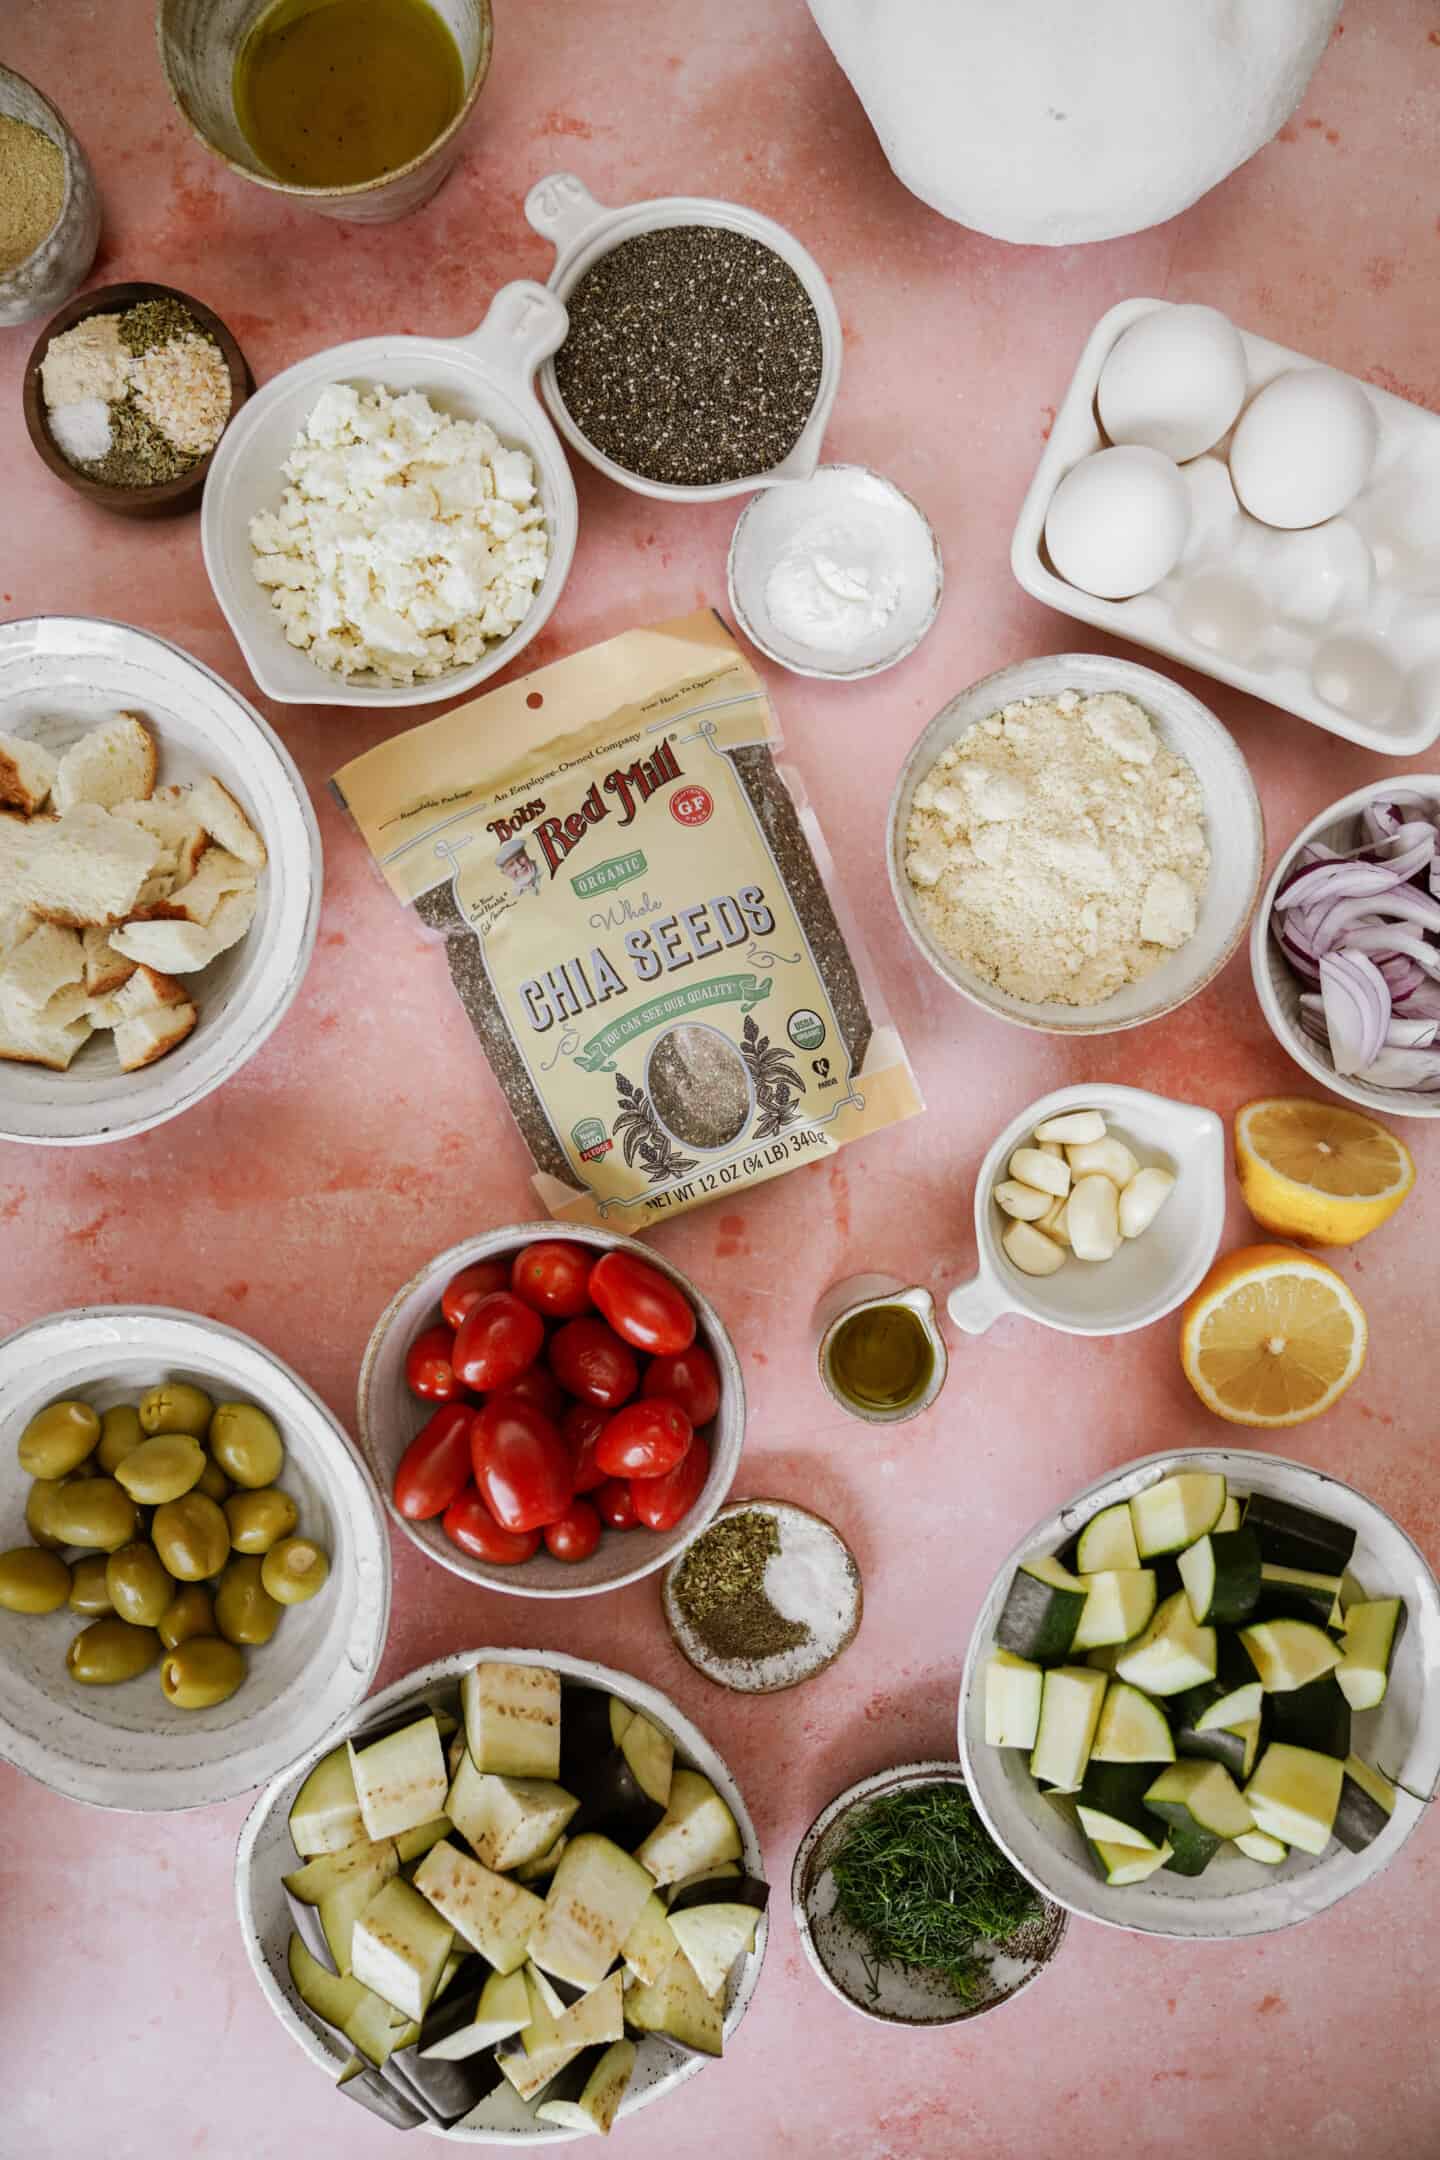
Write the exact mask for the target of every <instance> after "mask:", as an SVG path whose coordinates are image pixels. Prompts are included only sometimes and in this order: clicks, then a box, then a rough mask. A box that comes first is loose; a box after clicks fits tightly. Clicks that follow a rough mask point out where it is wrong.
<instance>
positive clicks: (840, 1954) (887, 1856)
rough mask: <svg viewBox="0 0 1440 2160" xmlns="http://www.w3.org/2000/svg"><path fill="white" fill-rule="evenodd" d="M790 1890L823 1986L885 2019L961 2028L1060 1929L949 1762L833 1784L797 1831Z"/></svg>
mask: <svg viewBox="0 0 1440 2160" xmlns="http://www.w3.org/2000/svg"><path fill="white" fill-rule="evenodd" d="M790 1895H791V1901H792V1906H793V1910H794V1915H795V1925H796V1927H797V1929H798V1930H799V1934H800V1941H801V1945H802V1947H803V1949H804V1951H805V1955H806V1956H807V1957H808V1958H809V1960H810V1963H811V1965H812V1966H813V1967H814V1969H815V1971H816V1972H817V1973H818V1974H819V1976H820V1979H821V1980H822V1981H823V1982H824V1984H825V1986H826V1987H827V1988H828V1989H829V1990H830V1992H831V1994H832V1995H837V1996H838V1997H839V1998H840V2000H841V2002H843V2003H844V2004H846V2006H847V2007H848V2008H849V2009H851V2010H857V2011H858V2012H859V2013H860V2015H861V2016H862V2017H868V2018H873V2019H875V2020H877V2021H878V2022H879V2023H881V2024H885V2025H914V2026H922V2025H959V2024H962V2023H964V2022H965V2021H966V2020H967V2019H970V2018H975V2017H982V2016H983V2015H984V2014H985V2012H986V2011H987V2010H996V2009H998V2008H999V2007H1000V2005H1001V2004H1002V2003H1007V2002H1013V2001H1014V1999H1015V1997H1016V1996H1017V1995H1019V1994H1021V1993H1023V1991H1024V1990H1025V1989H1026V1988H1028V1987H1029V1985H1030V1983H1031V1982H1032V1981H1033V1980H1035V1979H1038V1977H1039V1976H1040V1974H1041V1973H1043V1972H1044V1971H1045V1969H1046V1967H1047V1966H1048V1965H1050V1964H1051V1963H1052V1961H1053V1960H1054V1958H1055V1956H1056V1954H1057V1952H1058V1951H1059V1950H1060V1949H1061V1947H1062V1945H1063V1944H1064V1941H1065V1934H1066V1929H1067V1928H1068V1926H1069V1915H1068V1913H1066V1912H1065V1911H1063V1910H1062V1908H1061V1907H1060V1906H1058V1905H1052V1904H1051V1903H1050V1901H1049V1899H1048V1898H1044V1897H1042V1896H1041V1895H1040V1893H1039V1892H1038V1891H1037V1890H1035V1889H1034V1888H1033V1887H1032V1886H1031V1885H1030V1884H1029V1883H1028V1882H1027V1881H1026V1880H1025V1878H1024V1876H1023V1875H1021V1874H1020V1873H1019V1871H1018V1870H1017V1869H1016V1868H1014V1867H1012V1866H1011V1864H1010V1861H1009V1860H1008V1859H1007V1858H1006V1856H1005V1854H1004V1853H1003V1852H1002V1851H1001V1850H1000V1848H999V1846H998V1845H996V1843H995V1842H994V1840H993V1839H992V1838H991V1836H990V1834H989V1832H988V1831H987V1830H986V1828H985V1825H984V1823H983V1822H982V1821H981V1819H980V1817H979V1815H978V1814H977V1812H976V1810H975V1807H974V1804H973V1803H972V1801H971V1798H970V1793H969V1789H968V1787H967V1786H966V1783H965V1774H964V1772H963V1770H962V1769H961V1768H960V1765H959V1764H958V1763H953V1762H948V1763H947V1762H919V1763H902V1764H900V1765H899V1766H898V1767H897V1768H896V1769H894V1770H882V1771H880V1772H879V1773H878V1775H877V1776H875V1777H868V1778H862V1779H861V1781H860V1783H859V1784H858V1785H852V1786H850V1788H849V1789H848V1791H846V1792H842V1793H841V1794H839V1795H838V1797H837V1798H836V1799H834V1800H832V1801H831V1802H830V1805H829V1806H828V1807H826V1808H823V1809H822V1810H821V1812H820V1813H819V1814H818V1815H817V1816H816V1818H815V1820H814V1822H813V1823H812V1824H811V1825H810V1828H809V1829H808V1830H807V1831H806V1833H805V1835H804V1837H803V1838H802V1839H801V1841H800V1846H799V1850H798V1851H797V1852H796V1855H795V1864H794V1867H793V1868H792V1870H791V1875H790Z"/></svg>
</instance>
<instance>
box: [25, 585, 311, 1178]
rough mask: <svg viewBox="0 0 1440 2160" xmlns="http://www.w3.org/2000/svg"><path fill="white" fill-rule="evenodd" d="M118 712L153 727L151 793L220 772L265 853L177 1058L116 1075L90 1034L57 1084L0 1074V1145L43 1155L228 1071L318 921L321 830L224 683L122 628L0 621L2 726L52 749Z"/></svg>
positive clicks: (246, 1051)
mask: <svg viewBox="0 0 1440 2160" xmlns="http://www.w3.org/2000/svg"><path fill="white" fill-rule="evenodd" d="M116 712H134V713H138V714H139V716H140V717H141V718H142V719H144V720H146V721H148V722H149V723H151V725H152V726H153V728H154V732H155V736H156V739H157V743H158V746H159V759H160V781H161V784H162V785H168V784H169V783H170V782H171V781H173V780H181V781H188V780H199V779H201V778H203V776H204V775H205V774H206V773H212V772H213V773H217V774H218V775H219V777H220V778H221V779H222V780H223V781H224V783H225V785H226V787H227V788H229V789H230V791H231V793H232V794H233V795H234V796H235V797H236V798H237V799H238V800H239V802H240V803H241V804H243V806H244V808H245V811H246V813H247V815H248V816H249V818H250V821H251V823H252V824H253V825H254V826H255V827H256V828H257V829H258V831H259V832H260V834H261V837H262V838H263V840H264V842H265V847H266V850H267V853H268V855H269V862H268V864H267V866H266V868H265V869H264V870H263V871H262V872H261V875H260V887H259V893H258V899H257V906H256V910H255V920H254V922H253V923H252V924H251V926H250V928H249V930H248V931H247V932H246V934H245V936H244V937H243V938H242V939H241V940H240V943H239V944H238V945H232V946H231V948H230V950H229V952H227V953H222V954H221V955H220V958H219V959H218V960H215V961H213V962H212V963H211V965H210V966H209V967H208V968H205V969H204V970H202V972H201V973H200V974H198V975H189V976H186V978H185V980H186V983H187V985H189V986H191V989H192V994H193V996H194V999H195V1004H196V1007H197V1009H198V1011H199V1014H200V1019H199V1024H198V1025H197V1026H196V1027H195V1029H194V1030H193V1031H192V1033H191V1034H190V1035H189V1036H187V1038H186V1040H185V1041H184V1042H183V1043H181V1044H180V1046H179V1048H178V1049H175V1050H172V1051H171V1052H170V1053H169V1055H168V1056H167V1057H163V1058H161V1059H159V1060H158V1062H157V1063H156V1064H154V1065H147V1066H145V1067H144V1068H143V1069H142V1070H141V1071H140V1072H134V1073H123V1072H121V1070H120V1066H119V1063H118V1061H117V1059H116V1056H115V1048H114V1042H113V1039H112V1037H111V1036H110V1035H109V1034H108V1033H105V1032H99V1033H97V1034H95V1035H93V1036H92V1037H91V1038H90V1041H89V1042H88V1043H87V1044H86V1045H85V1048H84V1049H83V1050H82V1051H81V1052H80V1054H79V1056H78V1057H77V1058H76V1059H75V1061H74V1063H73V1064H72V1065H71V1067H70V1070H69V1071H68V1072H64V1073H56V1072H48V1071H46V1070H45V1069H44V1068H43V1067H41V1066H38V1065H11V1064H0V1137H3V1138H4V1139H7V1140H26V1141H33V1142H41V1143H45V1144H48V1145H50V1146H72V1147H75V1146H82V1145H84V1144H85V1143H87V1142H90V1141H98V1140H124V1139H128V1138H130V1137H131V1136H132V1135H133V1134H135V1133H140V1132H146V1131H148V1130H149V1128H150V1127H151V1126H152V1125H161V1124H163V1123H164V1122H165V1120H166V1119H167V1118H172V1117H178V1116H179V1114H180V1112H181V1111H182V1110H188V1109H189V1108H190V1106H191V1104H192V1103H197V1102H199V1100H200V1099H201V1097H202V1096H204V1095H208V1094H209V1093H210V1091H211V1089H212V1088H217V1087H219V1086H220V1085H221V1083H222V1082H223V1081H226V1080H228V1079H229V1078H230V1076H231V1074H232V1073H235V1072H238V1071H239V1069H240V1067H241V1066H242V1065H243V1064H245V1063H246V1061H247V1060H248V1059H250V1058H252V1057H253V1056H254V1055H255V1052H256V1051H257V1050H258V1049H259V1048H260V1046H261V1044H262V1043H263V1042H264V1041H265V1040H266V1038H267V1037H268V1036H269V1035H270V1034H271V1033H272V1032H273V1030H274V1029H275V1028H277V1027H278V1026H279V1024H280V1022H281V1020H282V1019H283V1018H284V1017H285V1014H286V1012H287V1011H288V1010H289V1007H290V1003H291V1000H292V999H293V998H294V996H295V994H296V992H297V991H298V990H299V988H300V985H301V982H302V981H303V980H304V976H305V970H306V968H307V967H308V966H309V965H310V954H311V951H312V949H313V947H314V944H315V931H316V927H317V925H318V923H319V920H320V892H321V885H322V881H323V875H324V873H323V868H322V861H321V854H320V832H319V828H318V826H317V825H316V823H315V813H314V811H313V810H312V809H311V807H310V798H309V796H308V795H307V793H306V791H305V783H304V781H303V780H302V779H301V777H300V774H299V772H298V771H297V770H296V767H295V763H294V760H293V759H292V758H291V756H290V753H289V751H288V750H287V749H286V748H285V745H284V744H283V743H282V742H281V740H280V738H279V736H278V735H276V734H275V733H274V731H273V730H272V729H271V728H269V727H267V726H266V724H265V722H264V721H263V720H262V719H261V717H260V715H259V713H257V712H256V710H255V708H254V706H253V705H249V704H247V703H246V701H245V699H244V698H242V697H241V696H240V694H239V692H238V691H235V690H232V689H231V687H230V685H229V683H227V682H224V681H222V680H221V678H220V677H219V676H218V675H216V674H213V673H212V672H211V670H210V669H209V668H207V667H205V666H203V665H202V664H201V662H200V661H198V660H192V659H191V657H190V655H189V654H188V653H184V652H182V651H181V650H180V648H179V647H178V646H177V645H171V644H170V643H168V641H167V640H166V639H164V638H159V637H155V636H153V635H152V634H151V633H150V632H149V631H148V630H135V629H132V628H131V627H130V625H129V624H127V623H116V622H104V621H101V620H98V619H92V618H90V617H86V616H79V615H42V616H35V617H31V618H30V619H29V620H27V621H21V622H11V623H4V624H0V729H3V730H6V731H9V732H12V733H16V734H19V735H24V736H33V737H34V738H35V739H36V740H37V741H40V742H43V743H45V744H46V745H47V746H48V747H49V748H51V749H53V750H62V749H64V748H66V747H67V746H68V745H69V744H70V743H72V742H74V741H75V740H76V738H77V737H78V736H80V735H83V734H84V733H85V731H86V729H87V728H92V727H94V726H96V724H97V723H98V722H99V721H101V720H105V719H108V718H109V717H110V716H111V715H112V714H113V713H116Z"/></svg>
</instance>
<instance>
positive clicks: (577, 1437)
mask: <svg viewBox="0 0 1440 2160" xmlns="http://www.w3.org/2000/svg"><path fill="white" fill-rule="evenodd" d="M609 1422H610V1413H609V1411H608V1410H602V1409H601V1408H600V1405H599V1404H598V1403H588V1402H577V1403H571V1405H570V1408H569V1409H568V1410H567V1411H566V1412H565V1415H564V1417H563V1418H561V1420H560V1437H561V1439H562V1440H563V1441H564V1442H565V1445H566V1447H568V1448H569V1450H570V1455H571V1459H572V1461H573V1462H574V1465H575V1490H576V1492H577V1493H588V1492H594V1490H595V1488H596V1486H597V1485H603V1484H604V1482H605V1473H604V1471H603V1470H602V1469H601V1468H600V1466H599V1464H598V1463H597V1462H596V1460H595V1443H596V1441H597V1440H598V1439H599V1438H600V1435H601V1433H602V1432H604V1430H605V1427H606V1426H607V1425H608V1424H609Z"/></svg>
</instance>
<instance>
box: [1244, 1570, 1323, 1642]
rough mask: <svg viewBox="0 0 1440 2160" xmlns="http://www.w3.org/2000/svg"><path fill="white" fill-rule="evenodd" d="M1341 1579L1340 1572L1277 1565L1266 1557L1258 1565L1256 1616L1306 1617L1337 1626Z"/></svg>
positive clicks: (1269, 1618)
mask: <svg viewBox="0 0 1440 2160" xmlns="http://www.w3.org/2000/svg"><path fill="white" fill-rule="evenodd" d="M1341 1580H1342V1578H1341V1577H1340V1576H1339V1575H1321V1574H1317V1573H1316V1572H1315V1570H1314V1569H1313V1568H1291V1567H1278V1566H1277V1565H1276V1564H1275V1563H1274V1562H1273V1561H1271V1560H1267V1561H1265V1562H1264V1564H1263V1565H1262V1567H1261V1569H1260V1595H1259V1597H1258V1598H1257V1599H1256V1601H1255V1618H1256V1619H1257V1620H1308V1621H1310V1623H1311V1624H1312V1626H1314V1627H1338V1626H1339V1625H1340V1619H1341V1612H1340V1584H1341Z"/></svg>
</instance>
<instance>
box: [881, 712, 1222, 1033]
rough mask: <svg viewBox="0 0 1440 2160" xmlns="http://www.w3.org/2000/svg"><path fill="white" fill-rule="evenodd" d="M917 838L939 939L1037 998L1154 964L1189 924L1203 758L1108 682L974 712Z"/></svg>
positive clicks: (1134, 977) (916, 811)
mask: <svg viewBox="0 0 1440 2160" xmlns="http://www.w3.org/2000/svg"><path fill="white" fill-rule="evenodd" d="M906 847H907V854H906V865H905V867H906V871H907V873H908V876H909V881H910V885H911V888H912V891H913V893H914V896H915V910H916V914H917V916H918V917H919V919H920V921H921V923H922V924H923V925H924V927H925V929H926V930H928V932H929V934H930V936H931V937H932V938H933V939H934V940H935V942H936V944H937V945H939V946H940V947H941V948H942V950H943V951H945V952H947V953H949V954H950V955H951V956H952V958H954V959H955V960H958V961H959V962H960V963H961V965H962V966H964V967H967V968H970V969H972V970H973V971H974V972H975V973H976V974H977V975H981V976H983V977H984V979H985V980H986V981H987V982H991V983H994V984H995V985H996V986H997V988H999V989H1001V990H1004V991H1005V992H1007V993H1008V994H1009V995H1010V996H1012V997H1016V998H1022V999H1024V1000H1025V1002H1026V1003H1027V1004H1061V1005H1093V1004H1098V1003H1099V1002H1100V1001H1101V1000H1102V999H1104V998H1108V997H1112V996H1113V995H1114V994H1115V992H1116V991H1117V990H1121V989H1123V988H1124V987H1125V985H1126V984H1127V983H1132V982H1138V981H1139V980H1140V979H1141V978H1142V977H1143V976H1145V975H1148V974H1149V973H1150V971H1151V969H1152V968H1154V967H1157V966H1158V965H1159V963H1160V962H1161V961H1162V960H1163V959H1164V958H1165V956H1166V954H1167V952H1171V951H1175V950H1177V949H1178V948H1179V947H1180V946H1182V945H1184V944H1186V943H1187V942H1188V940H1189V938H1190V937H1191V935H1192V934H1193V932H1194V928H1195V920H1196V914H1197V911H1198V908H1199V904H1200V901H1201V898H1202V897H1203V895H1204V892H1205V887H1206V884H1207V882H1208V879H1209V873H1210V851H1209V848H1208V846H1207V845H1206V838H1205V826H1204V807H1203V799H1202V797H1201V793H1200V786H1199V783H1198V781H1197V780H1196V778H1195V774H1194V772H1193V771H1192V770H1191V768H1190V766H1189V765H1188V764H1187V763H1186V761H1185V760H1184V758H1182V757H1177V756H1176V755H1175V754H1174V752H1172V751H1170V750H1167V749H1166V748H1165V746H1164V744H1163V743H1162V742H1161V740H1160V738H1159V737H1158V735H1157V734H1156V732H1155V729H1154V727H1153V726H1152V724H1151V721H1150V718H1149V716H1148V714H1147V713H1146V712H1145V711H1144V709H1143V708H1142V707H1141V706H1139V705H1137V704H1136V703H1135V702H1134V700H1133V699H1132V698H1128V697H1124V696H1121V695H1120V694H1118V693H1116V692H1112V691H1105V692H1101V693H1099V694H1098V695H1095V696H1092V697H1082V696H1081V694H1080V692H1079V691H1076V690H1062V691H1061V692H1060V693H1059V694H1058V696H1056V697H1053V698H1050V697H1037V698H1025V699H1023V700H1021V701H1020V702H1019V703H1016V704H1012V705H1007V706H1005V708H1004V710H1003V711H1001V712H997V713H992V714H991V715H990V717H989V718H988V719H987V720H980V721H977V722H976V724H975V725H974V726H973V727H971V728H968V729H967V730H966V732H965V733H964V734H963V735H962V736H960V738H959V739H958V740H957V741H956V742H954V743H952V744H951V746H950V747H949V749H947V750H945V751H943V752H942V753H941V755H940V757H939V758H938V759H937V760H936V762H935V764H934V765H933V766H932V767H931V770H930V771H929V773H927V775H926V776H925V778H924V779H923V780H922V781H921V782H920V784H919V786H918V787H917V788H916V790H915V795H914V800H913V803H912V806H911V814H910V823H909V826H908V829H907V832H906Z"/></svg>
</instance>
